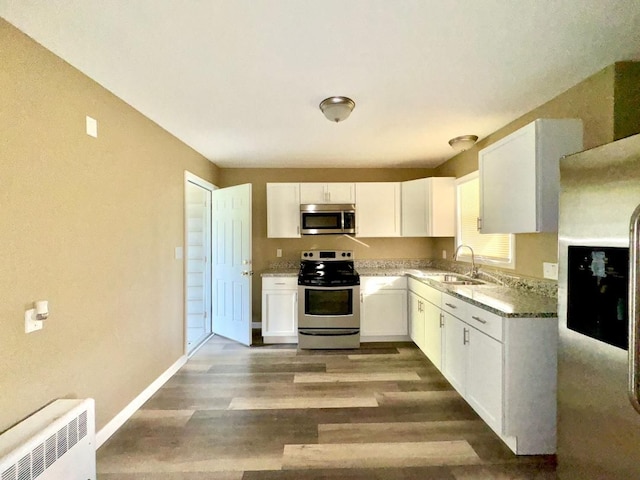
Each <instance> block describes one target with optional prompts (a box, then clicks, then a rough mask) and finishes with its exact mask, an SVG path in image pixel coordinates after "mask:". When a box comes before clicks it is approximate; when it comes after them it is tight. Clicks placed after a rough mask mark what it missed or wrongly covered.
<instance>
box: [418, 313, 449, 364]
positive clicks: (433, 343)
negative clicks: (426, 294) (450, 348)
mask: <svg viewBox="0 0 640 480" xmlns="http://www.w3.org/2000/svg"><path fill="white" fill-rule="evenodd" d="M423 310H424V347H423V348H422V351H423V352H424V354H425V355H426V356H427V358H428V359H429V360H431V363H433V364H434V365H435V366H436V368H438V369H440V368H442V327H443V326H444V323H443V318H442V312H441V310H440V308H439V307H437V306H436V305H434V304H433V303H431V302H429V301H425V302H424V306H423Z"/></svg>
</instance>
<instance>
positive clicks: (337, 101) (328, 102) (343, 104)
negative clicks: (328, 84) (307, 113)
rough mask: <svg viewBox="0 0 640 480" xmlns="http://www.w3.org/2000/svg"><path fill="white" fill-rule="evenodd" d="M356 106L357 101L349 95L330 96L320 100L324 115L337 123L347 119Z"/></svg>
mask: <svg viewBox="0 0 640 480" xmlns="http://www.w3.org/2000/svg"><path fill="white" fill-rule="evenodd" d="M355 106H356V102H354V101H353V100H351V99H350V98H348V97H329V98H325V99H324V100H323V101H321V102H320V110H322V113H324V116H325V117H327V119H328V120H331V121H332V122H336V123H338V122H341V121H343V120H346V119H347V117H349V115H350V114H351V111H352V110H353V109H354V107H355Z"/></svg>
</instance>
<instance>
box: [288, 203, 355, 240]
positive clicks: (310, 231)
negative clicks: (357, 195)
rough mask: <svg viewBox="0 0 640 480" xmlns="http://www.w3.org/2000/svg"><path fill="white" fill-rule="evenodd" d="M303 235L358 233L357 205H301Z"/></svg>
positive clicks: (301, 229)
mask: <svg viewBox="0 0 640 480" xmlns="http://www.w3.org/2000/svg"><path fill="white" fill-rule="evenodd" d="M300 231H301V233H302V234H303V235H335V234H341V233H356V206H355V205H352V204H321V205H317V204H303V205H300Z"/></svg>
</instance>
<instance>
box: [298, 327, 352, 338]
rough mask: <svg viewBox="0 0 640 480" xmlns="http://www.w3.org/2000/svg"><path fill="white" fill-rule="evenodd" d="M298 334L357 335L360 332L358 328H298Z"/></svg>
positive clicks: (325, 335)
mask: <svg viewBox="0 0 640 480" xmlns="http://www.w3.org/2000/svg"><path fill="white" fill-rule="evenodd" d="M298 333H299V334H300V335H309V336H312V337H338V336H345V335H358V334H359V333H360V330H359V329H353V330H329V329H327V330H304V329H300V330H298Z"/></svg>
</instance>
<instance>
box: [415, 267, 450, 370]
mask: <svg viewBox="0 0 640 480" xmlns="http://www.w3.org/2000/svg"><path fill="white" fill-rule="evenodd" d="M408 286H409V326H410V331H411V340H413V342H414V343H415V344H416V345H417V346H418V348H420V350H422V353H424V354H425V355H426V356H427V358H428V359H429V360H431V363H433V364H434V365H435V366H436V368H438V369H440V368H441V365H442V360H441V358H442V333H441V328H442V326H443V324H442V317H441V310H440V298H441V296H442V294H441V293H440V292H439V291H438V290H436V289H435V288H432V287H430V286H428V285H425V284H424V283H422V282H419V281H417V280H415V279H413V278H409V281H408Z"/></svg>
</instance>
